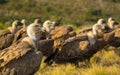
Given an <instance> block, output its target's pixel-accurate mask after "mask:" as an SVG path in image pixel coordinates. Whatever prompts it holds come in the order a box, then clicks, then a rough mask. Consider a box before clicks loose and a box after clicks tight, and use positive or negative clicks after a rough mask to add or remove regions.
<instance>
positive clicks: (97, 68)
mask: <svg viewBox="0 0 120 75" xmlns="http://www.w3.org/2000/svg"><path fill="white" fill-rule="evenodd" d="M119 7H120V0H86V1H84V0H64V1H63V0H50V1H49V0H32V1H31V0H0V29H5V28H7V27H8V26H9V25H11V24H12V22H13V20H15V19H18V20H21V19H23V18H25V19H27V20H28V24H30V23H31V22H33V20H34V19H35V18H41V19H42V22H44V21H45V20H48V19H50V20H54V21H60V22H61V25H70V26H72V27H73V28H74V30H75V31H79V30H80V29H81V28H83V27H90V26H91V25H93V24H94V23H95V22H96V21H97V20H98V19H99V18H105V19H106V20H107V18H108V17H110V16H112V17H114V18H115V19H116V20H117V21H120V15H119V12H120V10H119ZM119 74H120V48H117V49H114V50H113V49H107V50H102V51H99V52H97V53H96V54H95V55H94V56H93V57H92V58H91V59H90V64H89V65H88V64H85V62H81V63H80V67H76V66H75V65H73V64H53V65H52V66H46V65H45V64H44V63H43V62H42V64H41V66H40V69H39V70H38V71H37V72H36V73H35V75H119Z"/></svg>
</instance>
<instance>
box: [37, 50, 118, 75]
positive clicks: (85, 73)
mask: <svg viewBox="0 0 120 75" xmlns="http://www.w3.org/2000/svg"><path fill="white" fill-rule="evenodd" d="M118 50H119V52H120V49H118ZM118 50H117V51H118ZM119 74H120V56H119V54H118V53H117V54H116V50H112V49H109V50H108V51H106V50H102V51H99V52H98V53H96V54H95V55H94V56H93V57H92V58H91V59H90V63H89V64H86V63H85V62H80V63H79V67H76V66H75V65H73V64H59V65H58V64H53V65H52V66H46V65H45V64H44V63H43V62H42V64H41V66H40V69H39V71H37V72H36V74H35V75H119Z"/></svg>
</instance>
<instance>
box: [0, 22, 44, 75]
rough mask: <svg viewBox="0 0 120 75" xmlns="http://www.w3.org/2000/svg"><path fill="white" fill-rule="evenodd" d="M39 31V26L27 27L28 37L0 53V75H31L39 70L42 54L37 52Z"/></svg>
mask: <svg viewBox="0 0 120 75" xmlns="http://www.w3.org/2000/svg"><path fill="white" fill-rule="evenodd" d="M39 31H40V26H39V25H37V24H36V25H33V24H32V25H29V26H28V27H27V34H28V37H25V38H24V39H22V41H21V42H20V43H19V44H17V45H12V46H10V47H8V48H6V49H4V50H2V51H0V70H1V71H0V75H8V74H9V75H32V74H34V73H35V72H36V71H37V70H38V69H39V66H40V63H41V60H42V53H41V52H40V51H37V42H38V41H37V40H39V39H40V38H39V37H40V35H37V33H39Z"/></svg>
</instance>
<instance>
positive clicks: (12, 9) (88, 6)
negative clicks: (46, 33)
mask: <svg viewBox="0 0 120 75" xmlns="http://www.w3.org/2000/svg"><path fill="white" fill-rule="evenodd" d="M119 7H120V1H119V0H102V1H101V0H97V1H94V0H92V1H91V0H86V1H84V0H64V1H63V0H50V1H49V0H32V1H31V0H19V1H18V0H0V22H2V23H3V24H8V25H10V24H11V22H12V21H13V20H15V19H18V20H21V19H23V18H25V19H27V20H28V22H29V23H31V22H33V20H34V19H35V18H41V19H42V22H44V21H45V20H47V19H50V20H55V21H58V20H61V23H62V24H73V25H75V26H81V25H88V24H93V23H95V22H96V21H97V20H98V19H99V18H105V19H107V18H108V17H110V16H112V17H114V18H115V19H116V20H117V21H120V16H119V12H120V10H119Z"/></svg>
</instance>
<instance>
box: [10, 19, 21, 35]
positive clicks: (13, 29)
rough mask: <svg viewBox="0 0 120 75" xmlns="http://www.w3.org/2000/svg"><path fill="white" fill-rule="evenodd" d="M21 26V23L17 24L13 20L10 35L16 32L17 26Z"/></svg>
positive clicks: (17, 22)
mask: <svg viewBox="0 0 120 75" xmlns="http://www.w3.org/2000/svg"><path fill="white" fill-rule="evenodd" d="M20 25H21V22H19V21H18V20H15V21H14V22H13V23H12V33H13V34H14V33H15V32H16V31H17V30H18V26H20Z"/></svg>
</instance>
